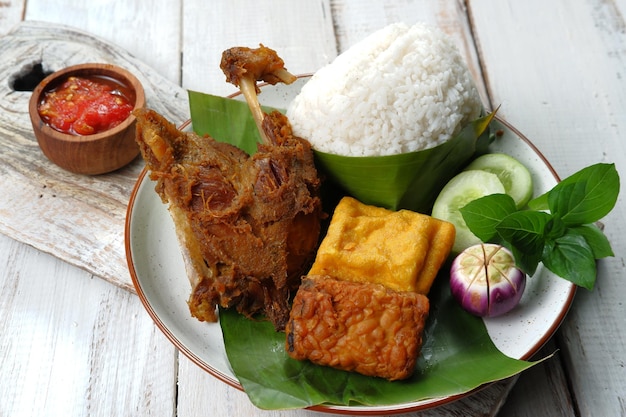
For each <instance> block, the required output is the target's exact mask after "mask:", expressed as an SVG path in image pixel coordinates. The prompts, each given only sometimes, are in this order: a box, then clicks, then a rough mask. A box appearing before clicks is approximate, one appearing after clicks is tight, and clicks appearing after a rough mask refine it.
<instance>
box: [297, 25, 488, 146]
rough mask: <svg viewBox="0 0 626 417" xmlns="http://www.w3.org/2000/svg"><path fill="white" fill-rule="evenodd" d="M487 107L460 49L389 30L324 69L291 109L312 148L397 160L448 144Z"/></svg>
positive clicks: (412, 31)
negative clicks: (398, 155) (400, 154)
mask: <svg viewBox="0 0 626 417" xmlns="http://www.w3.org/2000/svg"><path fill="white" fill-rule="evenodd" d="M481 111H482V103H481V100H480V96H479V94H478V91H477V89H476V86H475V85H474V81H473V79H472V77H471V75H470V73H469V70H468V69H467V66H466V65H465V62H464V61H463V59H462V58H461V56H460V54H459V52H458V50H457V49H456V47H455V45H454V44H453V43H452V42H451V40H450V39H448V38H447V36H446V35H445V34H443V33H442V32H441V31H439V30H437V29H435V28H433V27H430V26H428V25H425V24H416V25H413V26H407V25H405V24H401V23H398V24H393V25H389V26H387V27H385V28H383V29H381V30H379V31H377V32H375V33H373V34H372V35H370V36H368V37H367V38H365V39H364V40H362V41H361V42H359V43H357V44H356V45H354V46H352V47H351V48H350V49H348V50H347V51H345V52H344V53H343V54H341V55H339V56H338V57H337V58H336V59H335V60H334V61H333V62H332V63H331V64H329V65H327V66H325V67H323V68H321V69H320V70H319V71H317V72H316V73H315V75H313V77H312V78H311V80H310V81H309V82H308V83H307V84H306V85H305V86H304V88H303V89H302V91H301V93H300V94H299V95H298V96H297V97H296V98H295V100H294V101H293V102H292V103H291V105H290V106H289V108H288V110H287V116H288V117H289V119H290V121H291V124H292V126H293V130H294V133H295V134H296V135H298V136H300V137H303V138H306V139H308V140H309V141H310V142H311V145H312V146H313V148H314V149H316V150H318V151H322V152H327V153H333V154H338V155H345V156H375V155H393V154H399V153H406V152H413V151H419V150H423V149H428V148H431V147H434V146H437V145H439V144H441V143H444V142H446V141H447V140H449V139H450V138H451V137H453V136H454V135H455V134H456V133H458V132H459V131H460V130H461V128H462V127H463V126H465V124H467V123H468V122H470V121H472V120H474V119H476V118H477V117H479V116H480V113H481Z"/></svg>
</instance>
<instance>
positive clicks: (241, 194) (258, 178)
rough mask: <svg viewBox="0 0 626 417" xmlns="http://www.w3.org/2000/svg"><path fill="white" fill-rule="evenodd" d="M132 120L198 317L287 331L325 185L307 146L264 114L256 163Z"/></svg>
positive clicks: (225, 147)
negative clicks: (242, 320) (219, 311)
mask: <svg viewBox="0 0 626 417" xmlns="http://www.w3.org/2000/svg"><path fill="white" fill-rule="evenodd" d="M280 72H281V71H279V73H280ZM255 101H256V94H255ZM257 103H258V101H257ZM135 115H136V117H137V125H136V134H137V142H138V144H139V146H140V149H141V153H142V156H143V158H144V160H145V161H146V163H147V166H148V169H149V170H150V177H151V178H152V179H153V180H155V181H157V185H156V188H155V190H156V192H157V193H158V194H159V195H160V197H161V199H162V201H163V202H164V203H166V204H168V205H169V211H170V214H171V216H172V219H173V220H174V224H175V226H176V232H177V237H178V240H179V242H180V244H181V247H182V253H183V257H184V259H185V264H186V268H187V273H188V276H189V279H190V282H191V287H192V289H191V295H190V297H189V301H188V304H189V309H190V311H191V314H192V316H194V317H196V318H198V319H199V320H201V321H216V320H217V315H216V311H215V309H216V306H221V307H224V308H236V309H237V311H239V312H240V313H242V314H244V315H246V316H250V317H251V316H253V315H256V314H257V313H260V314H264V315H265V316H266V317H267V318H268V319H269V320H270V321H271V322H272V323H273V324H274V327H275V329H276V330H284V328H285V324H286V323H287V320H288V318H289V311H290V306H289V298H290V295H291V294H295V290H296V289H297V288H298V287H299V285H300V277H301V276H302V274H303V273H304V272H305V269H306V267H307V266H308V265H309V263H310V262H311V261H312V258H313V256H314V254H315V249H316V247H317V241H318V237H319V233H320V219H321V217H322V210H321V201H320V198H319V196H318V193H319V186H320V180H319V178H318V176H317V171H316V169H315V166H314V163H313V152H312V150H311V146H310V144H309V143H308V142H307V141H306V140H304V139H301V138H297V137H294V136H293V134H292V132H291V126H290V124H289V121H288V120H287V118H286V117H285V116H284V115H282V114H280V113H278V112H275V113H272V114H271V115H263V119H262V120H261V125H262V128H263V132H264V133H265V137H266V138H267V142H266V143H263V144H259V145H258V151H257V153H255V154H254V155H252V156H248V155H247V154H246V153H245V152H243V151H241V150H240V149H238V148H236V147H234V146H232V145H229V144H225V143H220V142H217V141H215V140H213V139H212V138H209V137H200V136H198V135H196V134H194V133H189V132H181V131H179V130H177V129H176V127H175V126H174V125H173V124H171V123H169V122H168V121H167V120H165V118H163V116H161V115H159V114H157V113H156V112H154V111H151V110H147V109H142V110H139V111H137V112H135Z"/></svg>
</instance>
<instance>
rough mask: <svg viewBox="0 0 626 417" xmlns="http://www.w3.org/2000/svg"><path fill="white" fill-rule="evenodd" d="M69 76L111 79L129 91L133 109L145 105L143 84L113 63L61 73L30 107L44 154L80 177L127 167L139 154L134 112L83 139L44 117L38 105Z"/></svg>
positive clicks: (39, 88)
mask: <svg viewBox="0 0 626 417" xmlns="http://www.w3.org/2000/svg"><path fill="white" fill-rule="evenodd" d="M70 76H82V77H93V76H102V77H108V78H112V79H114V80H116V81H117V82H119V83H121V84H123V85H124V86H125V87H126V88H127V89H128V95H129V96H130V97H129V99H130V101H131V104H134V108H133V109H138V108H140V107H143V106H145V101H146V100H145V95H144V90H143V87H142V85H141V83H140V82H139V80H137V78H135V76H133V75H132V74H131V73H130V72H128V71H127V70H125V69H123V68H120V67H117V66H115V65H110V64H81V65H75V66H71V67H67V68H64V69H62V70H59V71H57V72H55V73H53V74H51V75H49V76H47V77H46V78H44V79H43V80H42V81H41V82H40V83H39V85H37V87H36V88H35V90H33V95H32V97H31V98H30V102H29V107H28V111H29V113H30V119H31V122H32V125H33V131H34V132H35V137H36V138H37V142H38V143H39V147H40V148H41V150H42V151H43V153H44V155H45V156H46V157H47V158H48V159H49V160H50V161H52V162H54V163H55V164H57V165H58V166H60V167H61V168H63V169H66V170H68V171H71V172H74V173H78V174H87V175H97V174H104V173H107V172H111V171H115V170H116V169H119V168H121V167H123V166H125V165H127V164H128V163H130V162H131V161H132V160H133V159H135V157H136V156H137V155H138V154H139V147H138V145H137V143H136V142H135V116H133V115H132V113H131V115H130V116H129V117H128V118H126V120H124V121H123V122H122V123H120V124H118V125H117V126H115V127H113V128H111V129H109V130H105V131H103V132H99V133H95V134H92V135H84V136H81V135H74V134H69V133H63V132H60V131H58V130H56V129H54V128H52V127H51V126H50V125H49V124H47V123H46V122H45V121H44V120H43V119H42V118H41V115H40V114H39V111H38V105H39V103H40V102H41V100H42V99H43V97H44V94H45V93H46V92H47V91H49V90H51V89H53V88H55V87H57V86H58V85H60V84H61V83H62V82H63V81H65V80H66V79H67V78H68V77H70ZM133 102H134V103H133Z"/></svg>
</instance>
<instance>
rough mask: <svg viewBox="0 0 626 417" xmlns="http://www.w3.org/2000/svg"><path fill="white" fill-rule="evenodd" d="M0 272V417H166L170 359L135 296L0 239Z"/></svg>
mask: <svg viewBox="0 0 626 417" xmlns="http://www.w3.org/2000/svg"><path fill="white" fill-rule="evenodd" d="M0 264H2V265H3V269H2V271H0V288H2V289H3V290H2V291H1V292H0V328H1V329H2V337H1V338H0V392H1V393H2V401H0V415H2V416H26V415H84V414H85V413H89V414H93V415H102V416H104V415H107V416H111V415H128V413H129V411H130V410H133V411H132V413H133V414H136V415H173V413H174V408H175V403H176V365H175V361H174V359H175V355H176V351H175V349H174V347H173V346H172V345H171V344H170V343H169V342H168V341H167V340H166V338H165V337H163V335H162V334H161V333H160V331H159V330H158V329H157V328H156V326H155V325H154V324H153V323H152V321H151V320H150V318H149V316H148V315H147V314H145V311H144V309H143V307H142V305H141V303H140V302H139V299H138V298H137V297H136V296H134V295H133V294H131V293H129V292H128V291H125V290H123V289H121V288H118V287H115V286H112V285H109V284H108V283H106V282H105V281H102V280H99V279H95V280H94V279H90V276H89V274H88V273H86V272H85V271H82V270H80V269H78V268H76V267H73V266H71V265H69V264H66V263H63V262H59V261H58V260H57V259H56V258H53V257H51V256H49V255H46V254H43V253H41V252H38V251H37V250H35V249H33V248H31V247H28V246H27V245H25V244H22V243H18V242H16V241H14V240H12V239H9V238H8V237H6V236H3V235H0ZM104 393H106V395H104ZM165 410H169V412H166V411H165Z"/></svg>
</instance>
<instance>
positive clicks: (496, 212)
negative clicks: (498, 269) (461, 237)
mask: <svg viewBox="0 0 626 417" xmlns="http://www.w3.org/2000/svg"><path fill="white" fill-rule="evenodd" d="M459 211H460V212H461V215H462V216H463V220H465V224H466V225H467V227H468V228H469V229H470V231H471V232H472V233H474V234H475V235H476V236H477V237H478V238H479V239H480V240H482V241H483V242H493V241H494V239H496V240H497V238H496V237H497V236H498V232H497V230H496V227H497V226H498V224H500V222H501V221H502V220H503V219H504V218H505V217H507V216H508V215H510V214H512V213H515V212H516V211H517V208H516V206H515V201H514V200H513V198H511V196H509V195H507V194H492V195H488V196H485V197H481V198H478V199H476V200H473V201H471V202H469V203H468V204H466V205H465V206H464V207H462V208H461V209H460V210H459ZM494 243H497V242H494Z"/></svg>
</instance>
